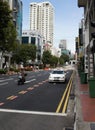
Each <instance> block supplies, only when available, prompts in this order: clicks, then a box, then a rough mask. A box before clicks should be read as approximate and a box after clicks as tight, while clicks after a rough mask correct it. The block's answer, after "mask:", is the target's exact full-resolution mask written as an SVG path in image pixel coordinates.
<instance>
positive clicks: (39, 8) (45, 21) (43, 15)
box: [30, 2, 54, 45]
mask: <svg viewBox="0 0 95 130" xmlns="http://www.w3.org/2000/svg"><path fill="white" fill-rule="evenodd" d="M53 17H54V8H53V6H52V4H51V3H50V2H41V3H35V2H32V3H30V30H37V31H39V32H40V33H41V34H42V35H43V36H44V38H45V43H46V44H47V43H49V44H51V45H53V25H54V19H53Z"/></svg>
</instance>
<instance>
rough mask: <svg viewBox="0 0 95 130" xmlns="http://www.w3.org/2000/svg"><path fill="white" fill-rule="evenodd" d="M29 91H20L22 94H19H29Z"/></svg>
mask: <svg viewBox="0 0 95 130" xmlns="http://www.w3.org/2000/svg"><path fill="white" fill-rule="evenodd" d="M27 92H28V91H20V92H18V93H19V94H25V93H27Z"/></svg>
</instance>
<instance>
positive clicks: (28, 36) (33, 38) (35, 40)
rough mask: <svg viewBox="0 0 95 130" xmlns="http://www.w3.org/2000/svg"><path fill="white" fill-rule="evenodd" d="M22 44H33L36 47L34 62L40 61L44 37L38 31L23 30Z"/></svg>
mask: <svg viewBox="0 0 95 130" xmlns="http://www.w3.org/2000/svg"><path fill="white" fill-rule="evenodd" d="M22 44H32V45H35V46H36V47H37V52H36V62H41V59H42V54H43V44H44V37H43V36H42V35H41V34H40V33H39V32H38V31H33V30H23V31H22Z"/></svg>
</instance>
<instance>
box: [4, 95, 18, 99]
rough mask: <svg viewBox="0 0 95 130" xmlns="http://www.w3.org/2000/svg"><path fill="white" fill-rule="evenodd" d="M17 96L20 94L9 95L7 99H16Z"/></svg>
mask: <svg viewBox="0 0 95 130" xmlns="http://www.w3.org/2000/svg"><path fill="white" fill-rule="evenodd" d="M17 97H18V96H15V95H12V96H9V97H7V98H6V99H7V100H13V99H15V98H17Z"/></svg>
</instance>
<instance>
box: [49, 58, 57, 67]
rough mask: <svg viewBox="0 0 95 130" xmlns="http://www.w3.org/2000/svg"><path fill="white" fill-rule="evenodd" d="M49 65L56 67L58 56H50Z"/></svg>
mask: <svg viewBox="0 0 95 130" xmlns="http://www.w3.org/2000/svg"><path fill="white" fill-rule="evenodd" d="M50 64H51V66H53V67H56V66H57V64H58V57H56V56H52V57H51V63H50Z"/></svg>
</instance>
